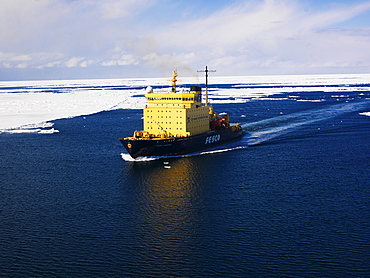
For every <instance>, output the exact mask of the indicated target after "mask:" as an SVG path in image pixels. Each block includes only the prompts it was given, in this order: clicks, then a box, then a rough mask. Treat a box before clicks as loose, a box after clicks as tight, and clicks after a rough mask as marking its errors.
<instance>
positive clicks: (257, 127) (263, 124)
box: [242, 101, 369, 146]
mask: <svg viewBox="0 0 370 278" xmlns="http://www.w3.org/2000/svg"><path fill="white" fill-rule="evenodd" d="M368 104H369V102H368V101H362V102H354V103H342V104H335V105H330V106H326V107H324V108H319V109H312V110H308V111H302V112H298V113H292V114H288V115H283V116H278V117H274V118H269V119H265V120H261V121H257V122H253V123H246V124H244V125H242V127H243V130H244V131H246V132H247V133H248V137H247V139H248V140H247V145H248V146H253V145H258V144H261V143H263V142H266V141H268V140H271V139H274V138H276V137H279V136H282V135H284V134H287V133H289V132H293V131H295V130H297V129H299V128H301V127H303V126H304V125H308V124H312V123H315V122H320V121H325V120H328V119H331V118H335V117H338V116H340V115H342V114H346V113H351V112H355V111H359V110H361V109H364V108H365V107H366V106H367V105H368Z"/></svg>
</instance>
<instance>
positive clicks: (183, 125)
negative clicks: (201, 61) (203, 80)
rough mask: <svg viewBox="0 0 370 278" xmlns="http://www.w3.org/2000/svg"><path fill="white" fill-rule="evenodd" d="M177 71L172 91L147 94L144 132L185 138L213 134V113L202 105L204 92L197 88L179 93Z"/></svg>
mask: <svg viewBox="0 0 370 278" xmlns="http://www.w3.org/2000/svg"><path fill="white" fill-rule="evenodd" d="M176 76H177V73H176V71H175V72H174V77H173V79H172V80H171V81H172V82H173V84H172V91H171V92H168V93H154V92H153V91H150V92H148V93H147V94H146V95H145V97H146V100H147V107H146V108H144V132H145V133H148V134H150V135H156V136H158V135H160V136H161V137H182V136H191V135H196V134H199V133H204V132H207V131H209V130H210V114H209V113H210V109H209V107H208V106H204V104H202V91H201V88H200V87H198V86H192V87H190V91H188V92H184V91H183V92H176V81H177V80H176Z"/></svg>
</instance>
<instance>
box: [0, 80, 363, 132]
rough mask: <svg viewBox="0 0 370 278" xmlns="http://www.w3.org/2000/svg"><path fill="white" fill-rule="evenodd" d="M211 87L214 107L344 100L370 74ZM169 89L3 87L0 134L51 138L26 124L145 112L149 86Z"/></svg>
mask: <svg viewBox="0 0 370 278" xmlns="http://www.w3.org/2000/svg"><path fill="white" fill-rule="evenodd" d="M180 74H181V73H180ZM203 79H204V78H203V77H198V78H196V77H181V82H180V81H179V84H178V85H179V86H178V88H179V90H183V89H184V88H186V87H188V84H203V82H204V80H203ZM210 84H211V87H210V92H209V93H210V100H211V101H212V103H242V102H247V101H250V100H268V99H271V100H279V99H281V98H271V96H272V95H276V94H282V93H293V94H294V95H293V96H290V98H289V99H292V98H293V97H294V100H296V101H302V99H299V93H301V92H315V91H318V90H319V91H322V92H333V93H336V95H335V97H341V98H342V96H345V95H346V94H345V93H344V92H346V91H348V92H350V91H357V92H359V94H363V93H362V92H368V91H369V86H370V85H369V84H370V74H351V75H345V74H339V75H290V76H236V77H235V76H234V77H218V76H212V77H210ZM168 85H169V82H168V78H148V79H112V80H109V79H102V80H72V81H71V80H58V81H12V82H7V81H6V82H0V132H13V133H15V132H38V133H44V134H50V133H55V132H58V131H57V130H55V129H50V128H49V129H47V128H45V127H44V128H31V129H30V128H29V127H27V125H29V124H35V123H45V122H50V121H53V120H56V119H60V118H68V117H76V116H81V115H90V114H93V113H97V112H100V111H106V110H113V109H120V108H122V109H142V108H143V107H144V106H145V99H144V94H145V88H146V87H147V86H152V87H153V88H154V89H155V90H158V89H159V90H161V88H162V87H163V88H164V87H165V86H168ZM162 90H166V89H162ZM285 99H288V98H285ZM305 101H312V102H316V101H323V100H305Z"/></svg>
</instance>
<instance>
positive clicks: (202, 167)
mask: <svg viewBox="0 0 370 278" xmlns="http://www.w3.org/2000/svg"><path fill="white" fill-rule="evenodd" d="M365 87H366V86H365ZM368 87H369V90H362V91H360V92H359V91H347V92H346V93H345V95H343V96H338V93H335V94H334V93H333V94H331V93H325V92H322V91H320V88H318V91H316V92H312V91H311V92H302V93H297V92H294V94H292V93H289V92H287V93H281V94H279V95H274V96H272V97H269V98H265V99H255V100H250V101H246V102H243V103H232V104H228V103H220V104H217V103H216V104H214V108H215V110H217V111H219V112H230V113H231V117H232V120H234V121H239V122H241V123H242V125H243V128H244V130H245V131H246V133H245V135H244V137H243V138H242V139H241V140H239V141H237V142H233V143H230V144H228V145H224V146H222V147H220V148H219V149H218V150H217V151H207V152H203V153H196V154H192V155H189V156H183V157H175V158H160V159H143V160H142V161H136V162H133V161H127V160H128V159H126V160H125V159H124V158H127V155H121V154H122V153H125V151H124V149H123V147H122V146H121V144H120V142H119V140H118V138H120V137H123V136H127V135H131V134H132V132H133V131H134V130H135V129H140V128H141V127H142V119H141V117H142V112H141V110H135V109H132V110H123V109H119V110H113V111H105V112H100V113H97V114H93V115H86V116H80V117H75V118H67V119H60V120H56V121H53V123H54V128H55V129H57V130H59V131H60V132H59V133H54V134H36V133H34V134H6V133H3V134H0V145H1V149H0V157H1V164H0V179H1V183H0V276H1V277H370V117H368V116H365V115H361V113H362V112H369V111H370V85H368ZM365 89H366V88H365ZM335 95H336V96H335ZM167 163H168V164H167ZM167 165H169V166H170V168H168V167H164V166H167Z"/></svg>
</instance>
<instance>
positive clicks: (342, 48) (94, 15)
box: [0, 0, 370, 81]
mask: <svg viewBox="0 0 370 278" xmlns="http://www.w3.org/2000/svg"><path fill="white" fill-rule="evenodd" d="M206 65H207V66H208V68H209V69H214V70H217V75H219V76H230V75H234V76H239V75H242V76H246V75H251V76H253V75H283V74H284V75H286V74H337V73H340V74H342V73H345V74H350V73H370V1H364V0H336V1H335V0H301V1H298V0H1V1H0V81H7V80H47V79H53V80H63V79H94V78H149V77H170V76H171V74H172V71H173V70H174V69H177V70H178V72H179V75H180V77H181V76H193V75H194V76H195V75H197V70H202V69H204V68H205V66H206Z"/></svg>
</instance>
